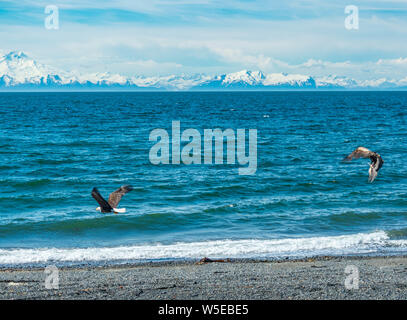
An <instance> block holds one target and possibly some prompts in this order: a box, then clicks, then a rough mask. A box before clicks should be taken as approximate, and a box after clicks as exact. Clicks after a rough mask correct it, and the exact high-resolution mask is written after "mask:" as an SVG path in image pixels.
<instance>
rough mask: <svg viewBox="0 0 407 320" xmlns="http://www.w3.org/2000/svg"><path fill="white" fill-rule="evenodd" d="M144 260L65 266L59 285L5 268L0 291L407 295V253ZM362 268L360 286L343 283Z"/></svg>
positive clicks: (40, 273)
mask: <svg viewBox="0 0 407 320" xmlns="http://www.w3.org/2000/svg"><path fill="white" fill-rule="evenodd" d="M196 262H197V260H195V261H166V262H153V263H151V262H146V263H140V264H124V265H112V266H90V265H88V266H80V267H61V268H60V269H59V289H45V284H44V281H45V276H46V275H45V274H44V269H41V268H38V267H37V268H29V269H24V268H8V269H1V270H0V292H1V293H0V299H159V300H161V299H187V300H189V299H407V277H406V276H405V275H406V272H407V271H406V270H407V256H382V257H377V256H376V257H373V256H372V257H360V256H347V257H331V256H325V257H316V258H306V259H300V260H275V261H264V260H249V259H244V260H232V261H231V262H213V263H204V264H197V263H196ZM349 266H352V268H355V267H356V268H357V270H358V274H359V282H358V285H359V288H358V289H347V288H345V279H346V278H347V277H348V276H349V275H348V274H347V273H346V272H345V269H346V268H347V267H349Z"/></svg>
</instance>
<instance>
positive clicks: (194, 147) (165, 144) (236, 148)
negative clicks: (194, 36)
mask: <svg viewBox="0 0 407 320" xmlns="http://www.w3.org/2000/svg"><path fill="white" fill-rule="evenodd" d="M248 138H249V139H248V143H247V144H248V149H249V153H248V155H246V129H237V130H236V134H235V130H233V129H225V130H223V131H222V129H219V128H216V129H204V134H203V151H204V152H203V161H202V135H201V133H200V132H199V131H198V130H197V129H193V128H189V129H186V130H184V131H183V132H182V133H181V122H180V121H178V120H174V121H172V127H171V143H170V135H169V134H168V131H167V130H165V129H160V128H158V129H154V130H152V131H151V132H150V135H149V141H155V142H156V143H155V144H154V145H153V146H152V147H151V148H150V152H149V160H150V163H152V164H154V165H159V164H170V145H171V164H180V163H181V162H182V163H183V164H186V165H190V164H202V163H203V164H213V158H214V159H215V162H214V163H215V164H224V143H225V142H226V162H225V163H226V164H230V165H234V164H236V161H237V163H238V164H239V165H241V166H245V167H240V168H238V173H239V175H254V174H255V173H256V171H257V129H249V130H248ZM214 141H215V147H214V148H213V142H214ZM183 142H184V146H183V147H182V148H181V145H182V143H183ZM185 142H187V143H186V144H185ZM213 155H214V157H213ZM246 165H247V166H246Z"/></svg>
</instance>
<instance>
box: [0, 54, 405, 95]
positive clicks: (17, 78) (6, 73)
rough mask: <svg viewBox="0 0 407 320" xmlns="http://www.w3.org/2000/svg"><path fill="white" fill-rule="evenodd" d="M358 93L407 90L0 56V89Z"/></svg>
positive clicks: (347, 81)
mask: <svg viewBox="0 0 407 320" xmlns="http://www.w3.org/2000/svg"><path fill="white" fill-rule="evenodd" d="M35 89H43V90H120V89H123V90H134V91H137V90H140V91H146V90H169V91H175V90H178V91H179V90H294V89H296V90H298V89H299V90H309V89H311V90H312V89H314V90H341V89H342V90H349V89H350V90H359V89H407V77H406V78H404V79H402V80H389V79H385V78H382V79H377V80H363V81H359V80H355V79H351V78H347V77H342V76H333V75H331V76H325V77H319V78H318V77H312V76H309V75H301V74H285V73H270V74H264V73H263V72H261V71H249V70H242V71H239V72H235V73H229V74H222V75H215V76H208V75H204V74H197V75H193V76H186V75H169V76H158V77H142V76H133V77H125V76H122V75H120V74H111V73H108V72H105V73H90V74H81V73H76V72H68V71H64V70H58V69H55V68H53V67H50V66H46V65H44V64H41V63H39V62H37V61H35V60H34V59H32V58H31V57H29V56H27V55H26V54H25V53H24V52H21V51H12V52H9V53H7V54H5V55H3V56H1V57H0V90H3V91H9V90H35Z"/></svg>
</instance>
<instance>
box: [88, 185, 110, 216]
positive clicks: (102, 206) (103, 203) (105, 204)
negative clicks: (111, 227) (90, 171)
mask: <svg viewBox="0 0 407 320" xmlns="http://www.w3.org/2000/svg"><path fill="white" fill-rule="evenodd" d="M92 197H93V198H94V199H95V200H96V201H97V202H98V203H99V205H100V211H102V212H110V211H112V209H113V208H112V207H111V206H110V204H109V203H108V202H107V201H106V200H105V199H104V198H103V197H102V195H101V194H100V193H99V190H98V189H97V188H93V190H92Z"/></svg>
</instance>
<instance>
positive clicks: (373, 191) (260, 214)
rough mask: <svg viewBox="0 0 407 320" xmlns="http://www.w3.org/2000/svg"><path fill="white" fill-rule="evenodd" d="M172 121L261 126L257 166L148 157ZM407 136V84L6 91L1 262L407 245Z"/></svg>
mask: <svg viewBox="0 0 407 320" xmlns="http://www.w3.org/2000/svg"><path fill="white" fill-rule="evenodd" d="M173 120H179V121H180V123H181V131H183V130H185V129H188V128H195V129H197V130H199V131H200V132H201V133H202V134H203V130H204V129H205V128H210V129H215V128H221V129H222V130H224V129H227V128H231V129H234V130H236V129H238V128H239V129H247V130H248V129H257V131H258V141H257V148H258V160H257V161H258V164H257V171H256V174H255V175H248V176H243V175H239V174H238V171H237V170H238V168H239V167H240V166H239V165H238V164H236V165H227V164H218V165H215V164H213V165H205V164H201V165H195V164H192V165H184V164H180V165H171V164H170V165H153V164H151V163H150V161H149V151H150V148H151V147H152V146H153V145H154V143H155V142H151V141H149V134H150V132H151V131H152V130H153V129H155V128H163V129H166V130H167V131H168V132H169V134H171V123H172V121H173ZM406 142H407V93H406V92H166V93H159V92H150V93H135V92H133V93H125V92H110V93H108V92H105V93H66V92H65V93H62V92H60V93H1V94H0V206H1V212H0V264H13V263H36V262H47V261H99V260H108V261H115V260H120V261H123V260H145V259H149V260H155V259H177V258H195V257H202V256H208V255H209V256H212V257H216V256H221V257H253V258H256V257H262V258H264V257H266V258H267V257H270V258H272V257H277V258H281V257H286V256H303V255H318V254H381V253H389V252H392V253H397V254H402V253H406V250H407V188H406V185H407V161H406V154H407V143H406ZM358 146H365V147H368V148H370V149H371V150H373V151H376V152H378V153H380V154H381V155H382V157H383V159H384V161H385V163H384V166H383V168H382V169H381V170H380V172H379V175H378V178H377V179H376V181H374V183H371V184H370V183H368V181H367V177H368V169H369V167H368V163H369V160H366V159H360V160H356V161H352V162H351V163H348V164H344V163H342V162H341V160H342V159H343V157H344V156H346V155H347V154H348V153H350V152H351V151H353V150H354V149H355V148H356V147H358ZM123 184H131V185H133V186H134V190H133V191H132V192H131V193H129V194H127V195H125V196H124V197H123V199H122V201H121V207H125V208H126V209H127V212H126V213H124V214H117V215H115V214H101V213H100V212H97V211H96V210H95V208H96V207H97V206H98V204H97V203H96V202H95V200H94V199H93V198H92V197H91V196H90V192H91V190H92V188H93V187H94V186H97V187H98V188H99V190H100V192H101V193H102V195H104V196H105V197H108V194H109V193H110V192H111V191H113V190H115V189H116V188H117V187H118V186H120V185H123Z"/></svg>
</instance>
